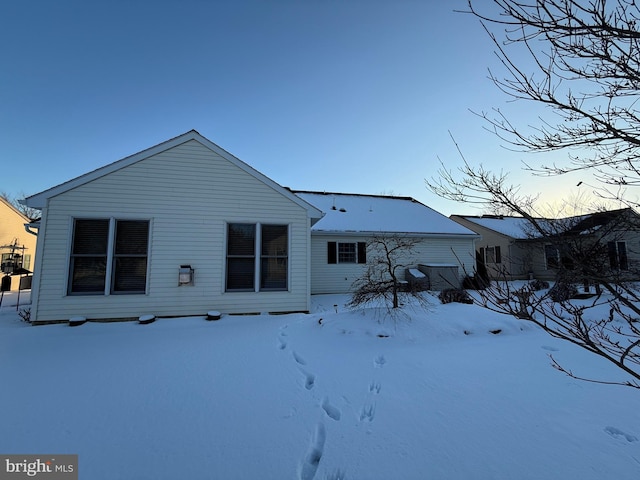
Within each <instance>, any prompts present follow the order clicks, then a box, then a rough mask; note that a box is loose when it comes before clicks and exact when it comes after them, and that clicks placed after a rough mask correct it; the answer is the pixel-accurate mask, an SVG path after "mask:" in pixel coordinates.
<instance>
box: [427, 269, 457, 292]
mask: <svg viewBox="0 0 640 480" xmlns="http://www.w3.org/2000/svg"><path fill="white" fill-rule="evenodd" d="M418 270H420V271H421V272H422V273H424V274H425V275H426V276H427V277H429V283H430V288H431V290H444V289H446V288H460V286H461V283H460V277H459V276H458V266H457V265H453V264H444V263H428V264H425V265H422V264H421V265H418Z"/></svg>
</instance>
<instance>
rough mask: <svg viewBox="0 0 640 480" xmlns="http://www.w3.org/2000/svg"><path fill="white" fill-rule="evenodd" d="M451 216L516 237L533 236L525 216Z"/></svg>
mask: <svg viewBox="0 0 640 480" xmlns="http://www.w3.org/2000/svg"><path fill="white" fill-rule="evenodd" d="M451 218H461V219H463V220H467V221H468V222H471V223H475V224H476V225H479V226H480V227H484V228H486V229H488V230H493V231H494V232H496V233H500V234H502V235H506V236H507V237H511V238H514V239H525V238H529V237H530V236H531V235H529V232H530V230H531V228H530V224H529V221H528V220H527V219H526V218H524V217H510V216H505V215H482V216H474V215H451Z"/></svg>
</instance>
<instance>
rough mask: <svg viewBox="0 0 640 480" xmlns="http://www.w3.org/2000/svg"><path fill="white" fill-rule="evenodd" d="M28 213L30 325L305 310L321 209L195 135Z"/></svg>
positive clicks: (56, 191)
mask: <svg viewBox="0 0 640 480" xmlns="http://www.w3.org/2000/svg"><path fill="white" fill-rule="evenodd" d="M26 204H27V205H28V206H30V207H34V208H40V209H41V210H42V220H41V224H40V228H39V234H38V249H37V259H36V276H35V278H34V285H33V290H32V311H31V318H32V320H34V321H35V323H45V322H54V321H64V320H68V319H69V318H70V317H72V316H84V317H86V318H88V319H96V320H99V319H122V318H136V317H139V316H141V315H145V314H152V315H157V316H174V315H194V314H199V315H202V314H205V313H206V312H207V311H210V310H217V311H220V312H221V313H226V312H229V313H252V312H264V311H273V312H284V311H307V310H309V307H310V305H309V302H310V291H311V284H310V277H311V274H310V262H309V259H310V246H311V238H310V231H311V230H310V229H311V226H312V225H313V224H314V222H316V221H317V220H318V219H319V218H320V217H321V216H322V214H321V212H320V211H319V210H318V209H316V208H315V207H313V206H311V205H310V204H308V203H307V202H305V201H304V200H303V199H301V198H300V197H298V196H296V195H294V194H293V193H292V192H290V191H289V190H287V189H285V188H283V187H281V186H279V185H278V184H276V183H275V182H273V181H272V180H270V179H269V178H267V177H265V176H264V175H262V174H261V173H259V172H257V171H256V170H254V169H253V168H251V167H250V166H248V165H247V164H245V163H243V162H242V161H240V160H239V159H237V158H236V157H234V156H233V155H231V154H229V153H228V152H226V151H224V150H223V149H221V148H220V147H218V146H217V145H215V144H214V143H212V142H210V141H209V140H207V139H206V138H204V137H202V136H201V135H200V134H199V133H197V132H195V131H190V132H188V133H186V134H184V135H181V136H179V137H176V138H173V139H171V140H169V141H167V142H164V143H162V144H160V145H157V146H155V147H152V148H150V149H148V150H145V151H143V152H140V153H137V154H135V155H133V156H130V157H127V158H125V159H122V160H120V161H117V162H115V163H112V164H110V165H107V166H106V167H103V168H100V169H98V170H95V171H93V172H90V173H88V174H86V175H83V176H81V177H78V178H75V179H73V180H70V181H69V182H66V183H64V184H61V185H58V186H56V187H53V188H51V189H49V190H46V191H44V192H41V193H39V194H36V195H33V196H31V197H29V198H27V199H26ZM181 267H183V271H184V272H186V273H187V276H186V277H183V278H182V279H183V280H185V279H186V280H187V281H186V282H185V283H184V284H181V285H179V271H180V269H181ZM189 268H191V269H192V271H191V270H189ZM190 275H191V276H190Z"/></svg>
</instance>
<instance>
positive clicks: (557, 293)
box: [549, 282, 578, 302]
mask: <svg viewBox="0 0 640 480" xmlns="http://www.w3.org/2000/svg"><path fill="white" fill-rule="evenodd" d="M577 294H578V289H577V288H576V287H575V285H573V284H571V283H566V282H556V284H555V285H554V286H553V287H552V288H551V290H549V297H550V298H551V300H553V301H554V302H566V301H567V300H569V299H570V298H573V297H575V296H576V295H577Z"/></svg>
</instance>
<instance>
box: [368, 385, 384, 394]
mask: <svg viewBox="0 0 640 480" xmlns="http://www.w3.org/2000/svg"><path fill="white" fill-rule="evenodd" d="M380 390H382V385H380V383H379V382H371V383H370V384H369V391H370V392H371V393H375V394H378V393H380Z"/></svg>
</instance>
